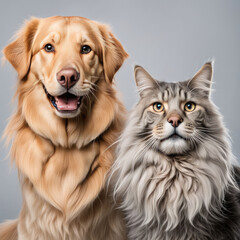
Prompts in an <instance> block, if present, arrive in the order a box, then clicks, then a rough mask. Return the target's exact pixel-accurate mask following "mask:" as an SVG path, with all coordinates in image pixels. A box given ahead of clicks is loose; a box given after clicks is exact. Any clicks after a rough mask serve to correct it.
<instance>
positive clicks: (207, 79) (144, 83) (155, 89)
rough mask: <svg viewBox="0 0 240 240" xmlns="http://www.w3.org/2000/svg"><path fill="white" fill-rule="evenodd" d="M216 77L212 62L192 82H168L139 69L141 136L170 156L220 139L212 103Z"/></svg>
mask: <svg viewBox="0 0 240 240" xmlns="http://www.w3.org/2000/svg"><path fill="white" fill-rule="evenodd" d="M212 74H213V66H212V63H211V62H207V63H205V64H204V65H203V67H202V68H201V69H200V70H199V71H198V72H197V73H196V74H195V76H194V77H193V78H191V79H190V80H187V81H183V82H177V83H167V82H160V81H157V80H155V79H153V78H152V77H151V76H150V74H149V73H147V72H146V70H144V69H143V68H142V67H140V66H136V67H135V81H136V85H137V88H138V92H139V94H140V101H139V103H138V104H137V106H136V111H137V113H138V116H139V118H138V123H137V126H136V129H137V135H138V136H139V137H141V138H143V139H145V140H146V141H147V142H148V143H147V144H148V146H149V147H152V148H155V149H157V150H159V151H161V152H163V153H164V154H167V155H172V154H184V153H186V152H189V151H191V150H193V149H195V148H198V146H199V145H201V144H202V143H204V141H205V140H206V141H207V140H211V138H215V139H216V138H218V136H215V135H216V134H219V133H220V132H221V122H220V118H219V115H218V113H217V111H216V107H215V106H214V105H213V103H212V102H211V100H210V92H211V82H212ZM135 116H136V115H135ZM210 142H211V141H210Z"/></svg>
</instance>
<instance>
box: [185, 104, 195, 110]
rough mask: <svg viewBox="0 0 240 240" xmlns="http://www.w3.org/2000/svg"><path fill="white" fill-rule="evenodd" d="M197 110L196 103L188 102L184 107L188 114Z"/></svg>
mask: <svg viewBox="0 0 240 240" xmlns="http://www.w3.org/2000/svg"><path fill="white" fill-rule="evenodd" d="M195 108H196V104H195V103H194V102H187V103H186V104H185V106H184V110H185V111H186V112H192V111H194V110H195Z"/></svg>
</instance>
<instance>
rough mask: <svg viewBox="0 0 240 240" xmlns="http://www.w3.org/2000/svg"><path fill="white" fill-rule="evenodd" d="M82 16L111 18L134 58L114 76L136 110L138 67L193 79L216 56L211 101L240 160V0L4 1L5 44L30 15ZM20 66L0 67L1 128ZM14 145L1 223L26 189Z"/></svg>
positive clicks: (1, 168)
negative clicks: (21, 182) (15, 163)
mask: <svg viewBox="0 0 240 240" xmlns="http://www.w3.org/2000/svg"><path fill="white" fill-rule="evenodd" d="M53 15H65V16H70V15H77V16H84V17H87V18H90V19H93V20H97V21H101V22H105V23H109V24H110V25H111V26H112V29H113V32H114V34H115V35H116V36H117V37H118V39H119V40H120V41H121V43H122V44H123V46H124V47H125V49H126V50H127V52H128V53H129V55H130V57H129V59H128V60H127V61H126V62H125V64H124V65H123V67H122V68H121V69H120V71H119V72H118V73H117V75H116V79H117V88H118V90H120V92H121V93H122V98H123V101H124V103H125V105H126V106H127V108H128V109H130V108H131V107H132V106H133V105H134V104H135V103H136V102H137V99H138V96H137V93H136V89H135V85H134V80H133V66H134V64H140V65H142V66H144V67H145V68H146V69H147V70H148V71H149V72H150V73H151V74H152V75H153V76H154V77H155V78H157V79H159V80H166V81H180V80H185V79H187V78H190V77H191V76H193V75H194V73H195V72H196V71H197V70H198V69H199V68H200V67H201V65H202V64H203V63H204V62H205V61H206V60H209V59H210V58H213V57H214V58H215V73H214V80H215V84H214V89H215V91H214V93H213V95H212V96H213V100H214V102H215V103H216V104H217V106H218V107H219V108H220V111H221V112H222V114H223V116H224V122H225V123H226V126H227V127H228V129H229V130H230V135H231V137H232V140H233V143H232V145H233V152H234V154H235V156H236V157H237V158H238V159H240V147H239V143H240V128H239V125H238V124H239V117H240V107H239V103H240V101H239V100H240V92H239V87H240V47H239V44H240V27H239V23H240V1H239V0H235V1H234V0H225V1H223V0H214V1H213V0H198V1H196V0H181V1H180V0H173V1H172V0H164V1H163V0H155V1H154V0H145V1H142V0H124V1H123V0H118V1H114V0H84V1H83V0H78V1H77V0H76V1H72V0H71V1H70V0H65V1H62V0H58V1H50V0H48V1H47V0H41V1H34V0H25V1H19V0H15V1H13V0H8V1H3V0H1V7H0V48H1V49H2V48H3V47H4V46H5V45H6V44H7V43H8V42H9V39H10V38H11V37H12V35H13V34H14V33H15V32H16V31H17V30H18V28H19V27H20V26H21V25H22V23H23V22H24V20H25V19H28V18H29V17H31V16H36V17H48V16H53ZM16 76H17V75H16V73H15V72H14V70H13V68H12V67H11V66H10V64H6V65H5V66H3V67H1V69H0V79H1V80H0V81H1V87H0V91H1V92H0V104H1V113H0V131H1V133H3V130H4V128H5V126H6V124H7V121H8V120H7V119H8V117H9V116H10V114H11V113H12V111H13V108H14V104H11V99H12V97H13V94H14V86H15V83H16V81H17V80H16ZM8 152H9V149H8V148H4V142H3V141H2V142H1V144H0V222H2V221H3V220H5V219H12V218H16V217H17V216H18V213H19V211H20V206H21V193H20V187H19V184H18V178H17V171H16V169H15V168H14V167H13V168H12V170H10V160H9V157H8V156H7V154H8Z"/></svg>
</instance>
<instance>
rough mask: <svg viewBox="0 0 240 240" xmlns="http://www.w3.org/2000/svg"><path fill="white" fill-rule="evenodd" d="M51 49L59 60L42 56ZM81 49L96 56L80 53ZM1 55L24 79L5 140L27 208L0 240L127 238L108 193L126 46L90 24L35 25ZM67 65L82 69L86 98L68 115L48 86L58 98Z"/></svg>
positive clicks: (58, 21)
mask: <svg viewBox="0 0 240 240" xmlns="http://www.w3.org/2000/svg"><path fill="white" fill-rule="evenodd" d="M49 42H50V43H52V44H54V46H55V52H54V53H52V52H51V53H50V52H46V51H45V50H44V46H45V45H46V44H47V43H49ZM83 44H87V45H89V46H90V47H91V49H92V51H91V52H90V53H88V54H81V53H80V47H81V46H82V45H83ZM4 55H5V57H6V58H7V60H8V61H9V62H10V63H11V64H12V65H13V67H14V68H15V69H16V71H17V72H18V76H19V83H18V87H17V93H16V95H17V97H18V105H17V111H16V113H15V114H14V115H13V116H12V118H11V121H10V123H9V124H8V127H7V129H6V135H7V137H8V138H9V139H12V140H13V142H12V148H11V155H12V159H13V160H14V161H15V163H16V166H17V168H18V169H19V176H20V182H21V186H22V193H23V206H22V210H21V213H20V216H19V219H18V220H17V222H13V223H11V224H10V225H2V226H1V227H0V239H1V240H3V239H4V240H5V239H18V240H27V239H29V240H34V239H49V240H50V239H56V240H59V239H65V240H67V239H71V240H74V239H81V240H91V239H92V240H95V239H98V240H101V239H108V240H111V239H114V240H117V239H125V229H124V222H123V220H122V218H121V213H120V212H118V211H117V210H115V209H113V208H112V204H111V200H110V199H109V198H108V197H107V194H106V192H105V190H104V183H105V176H106V174H107V172H108V170H109V168H110V167H111V165H112V163H113V161H114V147H110V146H111V144H113V143H114V141H116V139H117V137H118V136H119V133H120V131H121V129H122V126H123V123H124V115H125V109H124V107H123V105H122V104H121V102H119V100H118V99H117V97H116V92H115V90H114V88H113V86H112V85H113V83H112V80H113V77H114V74H115V73H116V71H117V70H118V69H119V68H120V67H121V65H122V63H123V61H124V59H125V58H126V57H127V53H126V52H125V51H124V49H123V47H122V45H121V44H120V42H119V41H118V40H117V39H116V38H115V37H114V36H113V34H112V33H111V31H110V30H109V28H108V27H107V26H106V25H103V24H100V23H97V22H94V21H91V20H88V19H85V18H80V17H51V18H46V19H38V18H33V19H31V20H30V21H28V22H27V23H26V24H25V26H24V27H23V28H22V29H21V31H20V32H19V33H18V35H17V38H16V40H15V41H13V42H12V43H10V44H9V45H8V46H7V47H5V49H4ZM66 66H71V67H72V66H74V67H75V68H76V69H78V70H79V72H80V80H79V81H78V82H77V84H75V86H74V89H73V90H74V91H75V93H76V95H81V96H83V97H82V103H81V105H80V107H79V109H78V110H77V113H76V112H75V113H73V114H72V113H70V114H68V113H67V114H66V116H63V115H64V114H62V113H61V112H58V111H57V110H56V109H55V108H54V107H53V106H52V105H51V102H50V101H49V99H48V97H47V94H46V93H45V91H44V87H45V89H46V90H47V92H48V93H50V94H51V95H53V96H58V94H59V93H61V91H62V88H61V86H60V84H59V83H58V82H57V80H56V73H57V72H58V71H60V70H61V69H62V68H64V67H66ZM16 228H17V230H16ZM17 235H18V236H17Z"/></svg>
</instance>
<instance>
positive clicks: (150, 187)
mask: <svg viewBox="0 0 240 240" xmlns="http://www.w3.org/2000/svg"><path fill="white" fill-rule="evenodd" d="M198 174H199V173H198V170H197V169H195V165H194V164H191V162H190V161H189V159H171V160H169V159H167V158H165V157H162V156H161V155H157V154H156V153H155V154H154V153H153V152H151V153H150V154H147V155H145V157H144V158H143V159H142V160H141V164H136V168H135V169H134V172H133V173H131V186H132V189H131V191H132V193H133V194H136V196H135V197H136V198H137V197H141V199H142V201H141V202H142V204H150V205H151V206H154V205H156V207H157V206H160V205H161V204H164V205H170V204H173V205H174V204H176V201H179V204H184V203H186V202H189V201H191V200H190V198H189V197H191V198H194V195H198V191H199V190H200V188H201V182H200V181H199V179H198Z"/></svg>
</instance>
